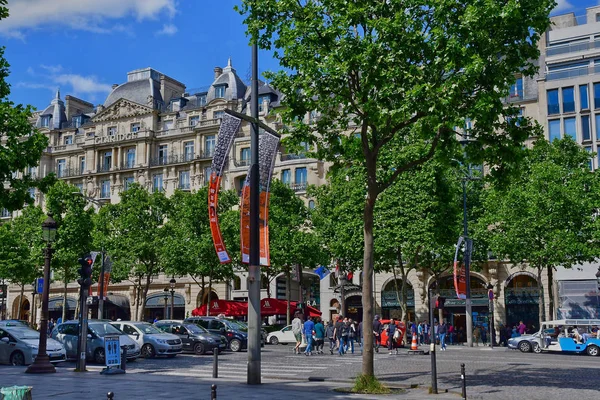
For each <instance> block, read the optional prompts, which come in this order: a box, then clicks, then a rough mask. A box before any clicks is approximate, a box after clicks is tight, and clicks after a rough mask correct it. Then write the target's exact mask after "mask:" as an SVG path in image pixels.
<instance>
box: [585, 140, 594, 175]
mask: <svg viewBox="0 0 600 400" xmlns="http://www.w3.org/2000/svg"><path fill="white" fill-rule="evenodd" d="M585 149H586V150H587V152H588V153H590V161H589V163H588V165H589V167H590V171H593V170H594V158H593V157H592V156H591V154H592V146H585Z"/></svg>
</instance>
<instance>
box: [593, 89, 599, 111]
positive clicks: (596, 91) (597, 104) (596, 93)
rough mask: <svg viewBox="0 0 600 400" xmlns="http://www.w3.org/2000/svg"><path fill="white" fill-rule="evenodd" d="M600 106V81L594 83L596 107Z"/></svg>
mask: <svg viewBox="0 0 600 400" xmlns="http://www.w3.org/2000/svg"><path fill="white" fill-rule="evenodd" d="M599 108H600V83H594V109H596V110H597V109H599Z"/></svg>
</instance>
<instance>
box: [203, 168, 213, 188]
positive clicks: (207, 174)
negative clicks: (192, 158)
mask: <svg viewBox="0 0 600 400" xmlns="http://www.w3.org/2000/svg"><path fill="white" fill-rule="evenodd" d="M211 173H212V169H211V168H210V167H206V168H204V184H205V185H208V184H209V183H210V174H211Z"/></svg>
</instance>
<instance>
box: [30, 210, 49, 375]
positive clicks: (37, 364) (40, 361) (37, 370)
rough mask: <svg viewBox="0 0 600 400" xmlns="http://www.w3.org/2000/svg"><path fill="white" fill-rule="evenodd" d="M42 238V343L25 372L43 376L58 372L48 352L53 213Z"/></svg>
mask: <svg viewBox="0 0 600 400" xmlns="http://www.w3.org/2000/svg"><path fill="white" fill-rule="evenodd" d="M42 237H43V239H44V241H45V242H46V248H45V249H44V292H43V293H42V318H41V320H40V343H39V345H38V353H37V356H36V357H35V361H34V362H33V364H31V365H30V366H29V367H28V368H27V370H26V371H25V372H27V373H30V374H43V373H49V372H56V368H54V365H52V364H51V363H50V357H48V352H47V351H46V343H47V339H48V295H49V293H48V292H50V261H51V260H52V242H54V241H55V240H56V221H54V219H53V218H52V213H48V218H46V220H45V221H44V222H43V223H42Z"/></svg>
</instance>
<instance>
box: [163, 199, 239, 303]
mask: <svg viewBox="0 0 600 400" xmlns="http://www.w3.org/2000/svg"><path fill="white" fill-rule="evenodd" d="M170 201H171V205H172V206H171V208H170V210H169V214H168V222H167V223H166V225H165V230H166V234H165V237H164V241H163V246H162V248H161V263H162V265H163V266H164V268H165V272H166V273H170V274H174V275H180V276H182V275H189V276H190V277H191V278H192V279H193V280H194V282H196V284H197V285H198V286H199V287H200V288H201V290H202V293H206V291H205V289H206V278H207V277H208V293H211V292H212V284H213V282H218V281H225V280H230V279H232V278H233V265H236V264H239V243H240V239H239V226H240V222H239V221H240V219H239V210H238V209H237V207H236V206H237V204H238V202H239V199H238V196H237V193H236V192H235V191H233V190H229V191H222V192H220V193H219V205H218V206H219V210H218V213H219V225H220V227H221V234H222V235H223V240H224V242H225V244H226V245H227V250H228V251H229V254H230V256H231V257H232V260H233V261H232V263H230V264H220V262H219V258H218V257H217V254H216V253H215V248H214V245H213V241H212V235H211V231H210V224H209V218H208V187H203V188H200V190H198V191H197V192H194V193H190V192H184V191H176V192H175V194H174V195H173V196H172V197H171V198H170ZM209 296H210V294H209ZM209 306H210V305H209Z"/></svg>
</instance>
